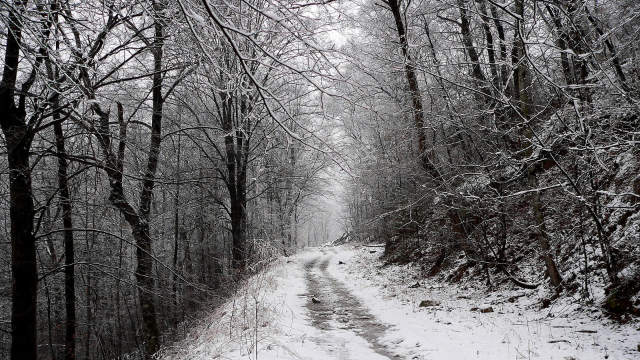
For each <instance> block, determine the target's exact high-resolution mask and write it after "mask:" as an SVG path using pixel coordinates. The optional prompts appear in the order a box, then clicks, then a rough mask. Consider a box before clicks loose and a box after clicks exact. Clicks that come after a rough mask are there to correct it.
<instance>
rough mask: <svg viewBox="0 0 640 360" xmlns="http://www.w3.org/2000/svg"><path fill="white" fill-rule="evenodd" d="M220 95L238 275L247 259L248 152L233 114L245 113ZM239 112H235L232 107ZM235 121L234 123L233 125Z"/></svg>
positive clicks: (234, 101)
mask: <svg viewBox="0 0 640 360" xmlns="http://www.w3.org/2000/svg"><path fill="white" fill-rule="evenodd" d="M238 97H239V98H236V97H234V96H230V95H229V94H223V95H222V112H221V114H220V116H221V121H222V128H223V130H224V131H225V133H226V134H227V135H225V137H224V144H225V157H226V165H227V179H226V185H227V190H228V192H229V202H230V214H229V215H230V217H231V238H232V244H231V258H232V266H233V268H234V269H235V270H236V271H238V272H242V271H243V270H244V268H245V265H246V264H245V263H246V258H247V244H246V231H247V230H246V228H247V213H246V206H247V189H246V187H247V157H248V151H249V139H248V138H246V135H245V134H246V133H245V131H244V129H240V128H238V127H239V126H241V125H240V122H241V121H240V119H235V116H234V114H240V116H244V115H245V113H246V111H247V110H246V106H247V105H246V104H245V102H246V100H245V99H244V98H243V97H242V96H241V95H240V96H238ZM237 106H238V107H240V111H235V107H237ZM234 120H235V121H234Z"/></svg>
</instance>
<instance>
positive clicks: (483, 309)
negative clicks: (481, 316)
mask: <svg viewBox="0 0 640 360" xmlns="http://www.w3.org/2000/svg"><path fill="white" fill-rule="evenodd" d="M480 312H481V313H492V312H493V307H491V306H486V307H481V308H480Z"/></svg>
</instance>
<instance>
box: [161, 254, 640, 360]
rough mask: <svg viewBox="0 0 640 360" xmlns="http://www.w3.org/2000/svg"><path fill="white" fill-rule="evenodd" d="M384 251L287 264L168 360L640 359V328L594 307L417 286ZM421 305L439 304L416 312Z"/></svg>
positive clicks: (253, 284) (248, 288)
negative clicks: (384, 260) (385, 261)
mask: <svg viewBox="0 0 640 360" xmlns="http://www.w3.org/2000/svg"><path fill="white" fill-rule="evenodd" d="M381 252H382V250H381V249H376V248H364V247H360V248H352V247H347V246H341V247H325V248H317V249H309V250H307V251H305V252H303V253H301V254H298V255H296V256H295V257H291V258H288V259H286V260H283V261H282V262H280V263H278V264H275V265H274V266H273V267H272V268H270V269H269V270H267V271H265V272H263V273H261V274H260V275H258V276H255V277H254V278H252V279H250V280H249V281H248V283H247V284H246V285H245V286H244V287H243V288H242V289H241V291H239V293H238V295H237V296H236V297H235V298H234V299H233V300H232V301H230V302H229V303H227V304H226V305H225V306H223V307H222V308H220V309H218V311H216V312H215V313H213V314H211V315H210V317H208V318H206V319H203V320H202V324H201V325H200V326H196V327H194V329H193V334H192V336H190V337H189V338H187V339H185V340H184V341H183V342H182V343H181V344H178V345H177V346H175V347H173V348H171V349H167V350H166V352H165V354H164V356H163V358H164V359H167V360H168V359H185V360H186V359H190V360H200V359H283V360H286V359H309V360H312V359H353V360H359V359H367V360H368V359H372V360H375V359H492V360H499V359H579V360H588V359H640V352H639V351H638V350H639V349H638V346H639V345H640V324H639V323H638V322H635V323H632V324H627V325H624V326H621V325H616V324H614V323H611V322H608V321H607V320H604V319H596V315H595V311H596V309H595V308H590V307H587V306H584V305H581V304H579V303H572V302H570V301H564V302H562V303H561V304H553V305H552V306H550V307H549V308H547V309H544V310H539V309H540V306H539V304H538V303H537V301H539V300H537V298H535V297H534V296H530V295H531V294H530V293H526V292H523V291H521V292H518V291H515V292H513V293H509V294H506V295H505V293H504V292H500V293H498V292H496V293H488V292H486V291H482V290H469V289H464V287H463V286H460V287H458V286H451V285H449V286H446V287H444V286H443V285H442V284H437V283H435V282H429V281H425V280H423V279H418V280H419V287H410V286H411V285H414V284H416V282H417V279H416V278H417V274H418V271H417V270H416V269H415V268H414V267H412V266H387V267H381V266H380V262H379V261H378V257H379V256H380V253H381ZM509 298H511V301H512V302H510V301H509V300H508V299H509ZM534 298H535V299H534ZM423 300H430V301H432V302H433V303H435V304H437V305H435V306H428V307H419V303H420V302H421V301H423ZM489 306H490V307H492V308H493V310H494V311H493V312H488V313H483V312H480V311H471V309H472V308H479V309H485V308H487V307H489ZM256 339H257V340H258V341H257V343H256Z"/></svg>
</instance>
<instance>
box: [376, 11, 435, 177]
mask: <svg viewBox="0 0 640 360" xmlns="http://www.w3.org/2000/svg"><path fill="white" fill-rule="evenodd" d="M387 4H388V5H389V8H390V10H391V13H392V14H393V18H394V20H395V23H396V30H397V32H398V38H399V39H400V47H401V49H402V55H403V56H404V72H405V75H406V77H407V85H408V86H409V93H410V94H411V106H412V110H413V118H414V122H415V127H416V132H417V134H418V153H419V154H420V159H421V163H422V167H423V168H424V170H425V171H426V172H427V173H428V174H429V175H431V176H432V177H433V179H434V180H435V181H438V182H439V181H440V180H441V176H440V173H439V172H438V170H437V169H436V167H435V165H434V164H433V156H430V155H431V154H430V151H428V150H427V146H426V142H427V140H426V136H425V132H424V108H423V106H422V95H421V92H420V87H419V86H418V76H417V75H416V71H415V64H414V63H413V60H412V58H411V54H409V42H408V39H407V32H406V29H405V27H404V23H403V21H402V11H401V9H400V0H387Z"/></svg>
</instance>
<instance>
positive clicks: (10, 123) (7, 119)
mask: <svg viewBox="0 0 640 360" xmlns="http://www.w3.org/2000/svg"><path fill="white" fill-rule="evenodd" d="M23 4H24V2H21V1H16V2H15V3H14V4H13V5H14V6H13V7H9V9H10V10H9V14H8V22H7V23H8V24H9V29H8V31H7V39H6V48H5V54H4V55H5V57H4V68H3V74H2V81H0V126H1V127H2V132H3V133H4V137H5V140H6V147H7V160H8V163H9V216H10V221H11V274H12V286H11V359H12V360H35V359H36V358H37V340H36V327H37V323H36V311H37V308H36V305H37V292H38V269H37V264H36V244H35V237H34V234H33V219H34V216H35V211H34V207H33V193H32V188H31V166H30V165H29V149H30V148H31V140H32V134H30V133H29V129H28V126H27V124H26V123H25V107H24V101H23V97H24V95H21V99H20V100H21V101H20V106H19V107H17V106H16V103H15V98H14V96H15V92H16V79H17V74H18V60H19V56H20V44H21V41H22V28H21V26H22V25H21V24H22V23H23V20H22V19H21V18H20V16H19V14H17V11H19V10H20V9H21V8H22V6H23Z"/></svg>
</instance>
